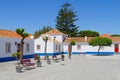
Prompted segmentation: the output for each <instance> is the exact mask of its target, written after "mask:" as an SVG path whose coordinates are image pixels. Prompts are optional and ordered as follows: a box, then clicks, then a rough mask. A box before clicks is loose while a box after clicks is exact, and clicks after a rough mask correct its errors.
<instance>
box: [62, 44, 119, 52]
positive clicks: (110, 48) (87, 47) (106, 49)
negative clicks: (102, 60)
mask: <svg viewBox="0 0 120 80" xmlns="http://www.w3.org/2000/svg"><path fill="white" fill-rule="evenodd" d="M77 45H81V48H80V49H78V48H77ZM119 48H120V45H119ZM63 50H64V52H68V44H64V45H63ZM119 50H120V49H119ZM97 51H98V46H96V47H93V46H90V45H89V44H87V43H76V45H74V46H72V52H97ZM100 52H114V44H112V45H111V46H104V47H103V48H101V49H100Z"/></svg>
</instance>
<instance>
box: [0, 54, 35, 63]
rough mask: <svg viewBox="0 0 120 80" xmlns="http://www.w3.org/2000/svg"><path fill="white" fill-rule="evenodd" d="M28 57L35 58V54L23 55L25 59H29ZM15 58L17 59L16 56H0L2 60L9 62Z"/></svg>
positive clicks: (0, 60)
mask: <svg viewBox="0 0 120 80" xmlns="http://www.w3.org/2000/svg"><path fill="white" fill-rule="evenodd" d="M27 58H33V54H30V55H24V56H23V59H27ZM14 60H16V58H15V57H3V58H0V62H7V61H14Z"/></svg>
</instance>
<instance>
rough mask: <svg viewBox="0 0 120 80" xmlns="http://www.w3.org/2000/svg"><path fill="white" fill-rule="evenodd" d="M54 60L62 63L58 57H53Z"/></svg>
mask: <svg viewBox="0 0 120 80" xmlns="http://www.w3.org/2000/svg"><path fill="white" fill-rule="evenodd" d="M52 60H53V61H55V62H58V61H60V58H58V57H57V56H52Z"/></svg>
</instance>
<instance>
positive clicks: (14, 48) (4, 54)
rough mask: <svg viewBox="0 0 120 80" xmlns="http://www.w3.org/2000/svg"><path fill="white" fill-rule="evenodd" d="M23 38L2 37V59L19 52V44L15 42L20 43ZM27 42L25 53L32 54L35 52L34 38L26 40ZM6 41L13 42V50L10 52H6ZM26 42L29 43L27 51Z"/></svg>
mask: <svg viewBox="0 0 120 80" xmlns="http://www.w3.org/2000/svg"><path fill="white" fill-rule="evenodd" d="M20 41H21V39H18V38H6V37H0V61H1V58H2V59H4V58H6V59H8V58H11V55H12V53H15V52H17V46H16V45H15V43H16V42H17V43H20ZM24 42H25V44H24V53H23V54H24V55H32V54H33V53H34V40H33V39H31V40H26V39H25V40H24ZM6 43H10V44H11V51H10V53H6ZM26 43H28V44H29V52H26V46H25V45H26Z"/></svg>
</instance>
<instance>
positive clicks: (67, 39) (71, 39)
mask: <svg viewBox="0 0 120 80" xmlns="http://www.w3.org/2000/svg"><path fill="white" fill-rule="evenodd" d="M93 38H94V37H87V41H89V40H91V39H93ZM71 41H75V42H86V41H85V37H67V38H66V39H65V41H64V42H71Z"/></svg>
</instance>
